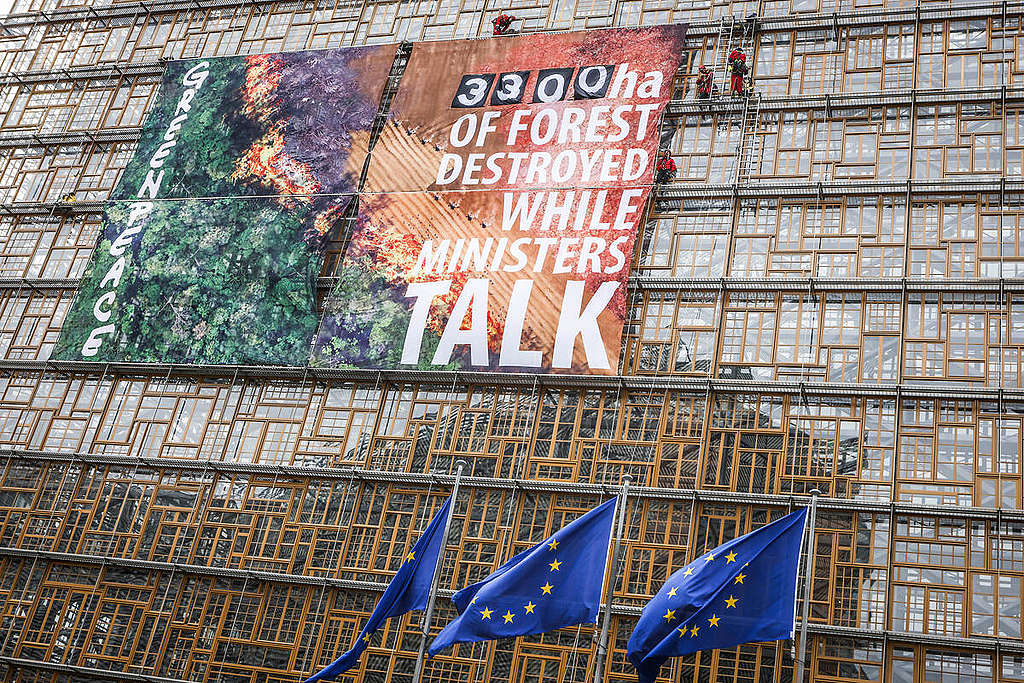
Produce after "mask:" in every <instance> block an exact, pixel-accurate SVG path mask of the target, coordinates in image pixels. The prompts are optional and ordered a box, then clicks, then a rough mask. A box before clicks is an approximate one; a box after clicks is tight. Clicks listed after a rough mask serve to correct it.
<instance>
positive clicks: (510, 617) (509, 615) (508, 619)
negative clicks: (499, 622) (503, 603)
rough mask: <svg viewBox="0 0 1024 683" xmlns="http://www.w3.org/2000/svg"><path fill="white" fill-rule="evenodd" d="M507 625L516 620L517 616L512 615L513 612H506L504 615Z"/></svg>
mask: <svg viewBox="0 0 1024 683" xmlns="http://www.w3.org/2000/svg"><path fill="white" fill-rule="evenodd" d="M502 618H503V619H504V620H505V623H506V624H511V623H512V620H513V619H515V618H516V615H514V614H512V610H506V612H505V614H504V615H502Z"/></svg>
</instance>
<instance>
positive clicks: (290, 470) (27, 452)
mask: <svg viewBox="0 0 1024 683" xmlns="http://www.w3.org/2000/svg"><path fill="white" fill-rule="evenodd" d="M0 458H6V459H8V460H24V461H43V462H62V463H77V464H88V465H96V466H124V467H131V468H152V469H175V470H189V471H193V472H207V471H211V472H230V473H235V474H256V475H265V476H274V477H280V476H287V477H296V478H310V479H317V480H320V479H341V480H351V481H360V482H368V483H383V484H401V485H405V486H408V485H422V486H428V485H437V484H441V485H451V483H452V482H453V481H454V476H453V475H451V474H447V473H438V472H431V473H415V472H399V471H388V470H377V469H373V470H367V469H359V468H353V467H322V466H316V467H314V466H308V465H259V464H253V463H242V462H227V461H222V460H191V459H184V458H152V457H132V456H125V455H110V454H104V453H77V452H66V451H40V450H31V449H17V448H0ZM462 482H463V485H464V486H466V487H470V488H481V489H496V490H508V491H520V490H521V491H532V492H536V493H565V494H577V495H592V496H609V495H615V493H616V491H618V490H619V486H618V484H592V483H583V482H569V481H545V480H539V479H515V478H509V477H474V476H464V477H463V478H462ZM630 495H631V496H636V497H637V498H641V499H643V500H671V501H682V502H691V501H692V502H697V503H725V504H729V505H760V506H763V507H778V508H791V507H792V506H793V505H795V504H808V503H809V502H810V497H809V496H804V495H799V494H769V493H763V494H760V493H745V492H740V491H713V490H705V489H675V488H665V487H657V486H637V487H631V488H630ZM818 500H819V503H818V505H819V507H820V508H821V509H823V510H835V511H856V512H874V513H883V514H891V515H906V516H918V517H920V516H925V517H943V518H947V519H972V520H988V521H1002V522H1024V511H1022V510H1013V509H1010V508H983V507H949V506H942V505H919V504H911V503H878V502H871V501H864V500H856V499H847V498H819V499H818Z"/></svg>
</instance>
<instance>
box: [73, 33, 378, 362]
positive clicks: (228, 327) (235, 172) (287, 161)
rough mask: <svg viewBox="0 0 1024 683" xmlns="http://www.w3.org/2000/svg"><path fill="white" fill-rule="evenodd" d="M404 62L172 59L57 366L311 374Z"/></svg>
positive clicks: (334, 57) (338, 56) (345, 53)
mask: <svg viewBox="0 0 1024 683" xmlns="http://www.w3.org/2000/svg"><path fill="white" fill-rule="evenodd" d="M395 50H396V48H395V46H382V47H366V48H351V49H339V50H319V51H310V52H292V53H282V54H266V55H256V56H249V57H229V58H219V59H209V60H191V61H180V62H172V63H171V64H170V65H169V66H168V67H167V69H166V71H165V73H164V79H163V84H162V86H161V90H160V94H159V97H158V99H157V102H156V105H155V107H154V110H153V111H152V112H150V114H149V116H148V118H147V119H146V123H145V126H144V128H143V131H142V136H141V140H140V143H139V147H138V149H137V151H136V153H135V155H134V156H133V158H132V160H131V161H130V163H129V164H128V167H127V168H126V169H125V171H124V174H123V175H122V177H121V180H120V182H119V184H118V186H117V189H116V190H115V191H114V194H113V196H112V200H113V201H111V202H110V204H108V206H107V211H106V215H105V220H104V225H103V231H102V235H101V237H100V241H99V244H98V246H97V249H96V252H95V254H94V255H93V260H92V263H91V265H90V267H89V269H88V271H87V272H86V275H85V278H84V281H83V283H82V287H81V289H80V290H79V293H78V296H77V297H76V299H75V301H74V304H73V305H72V308H71V310H70V312H69V313H68V316H67V319H66V320H65V322H64V327H63V330H62V333H61V338H60V341H59V342H58V344H57V348H56V350H55V352H54V357H56V358H58V359H64V360H90V361H146V362H148V361H152V362H177V363H252V364H280V365H304V364H306V362H307V361H308V357H309V349H310V343H311V341H312V339H313V338H314V337H315V335H316V330H317V325H318V323H319V314H318V312H317V308H316V286H315V285H316V277H317V275H318V274H319V270H320V266H321V261H322V248H323V245H324V244H325V242H326V241H327V240H329V239H330V238H331V237H332V236H333V235H334V234H335V233H337V232H338V231H339V230H340V229H341V224H342V223H343V221H342V220H341V218H342V216H343V214H344V213H345V211H346V208H347V207H348V205H349V203H350V202H351V201H352V198H353V197H354V193H355V192H356V191H357V190H358V182H359V178H360V175H361V172H362V169H363V165H364V162H365V159H366V155H367V148H368V145H369V137H370V129H371V126H372V124H373V121H374V118H375V116H376V114H377V112H378V110H379V107H380V100H381V94H382V91H383V88H384V85H385V83H386V82H387V76H388V73H389V71H390V69H391V66H392V63H393V62H394V57H395Z"/></svg>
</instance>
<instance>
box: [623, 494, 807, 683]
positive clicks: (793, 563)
mask: <svg viewBox="0 0 1024 683" xmlns="http://www.w3.org/2000/svg"><path fill="white" fill-rule="evenodd" d="M806 516H807V508H804V509H802V510H798V511H797V512H794V513H792V514H789V515H786V516H785V517H783V518H782V519H779V520H776V521H774V522H772V523H771V524H768V525H767V526H764V527H761V528H760V529H758V530H757V531H752V532H751V533H749V534H746V535H744V536H740V537H739V538H735V539H733V540H731V541H729V542H728V543H725V544H723V545H720V546H718V547H717V548H715V549H714V550H712V551H711V552H709V553H706V554H704V555H702V556H701V557H698V558H697V559H695V560H694V561H693V562H691V563H690V564H688V565H686V566H685V567H683V568H682V569H680V570H679V571H677V572H676V573H675V574H673V575H672V576H670V577H669V579H668V581H666V582H665V585H664V586H662V587H661V590H660V591H658V594H657V595H655V596H654V598H653V599H652V600H651V601H650V602H649V603H647V606H646V607H644V611H643V613H642V614H641V615H640V621H639V622H637V625H636V628H635V629H633V635H631V636H630V638H629V645H628V646H627V648H626V651H627V655H628V657H629V661H630V662H632V664H633V666H635V667H636V669H637V673H638V675H639V676H640V683H652V682H653V681H654V679H655V678H657V677H658V671H659V670H660V669H661V665H662V664H663V663H664V662H665V660H666V659H668V658H669V657H681V656H683V655H688V654H691V653H693V652H697V651H699V650H713V649H718V648H724V647H734V646H736V645H740V644H742V643H750V642H755V641H762V640H782V639H783V638H789V637H790V635H791V633H792V631H793V618H794V612H795V608H796V574H797V568H798V565H799V562H800V543H801V540H802V539H803V533H804V518H805V517H806Z"/></svg>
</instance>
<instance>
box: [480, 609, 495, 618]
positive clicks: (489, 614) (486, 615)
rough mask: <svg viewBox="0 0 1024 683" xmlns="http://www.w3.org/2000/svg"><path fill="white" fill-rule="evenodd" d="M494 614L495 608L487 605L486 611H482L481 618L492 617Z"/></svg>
mask: <svg viewBox="0 0 1024 683" xmlns="http://www.w3.org/2000/svg"><path fill="white" fill-rule="evenodd" d="M492 614H494V610H492V609H487V608H486V607H484V611H483V612H481V613H480V618H481V619H490V618H491V615H492Z"/></svg>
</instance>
